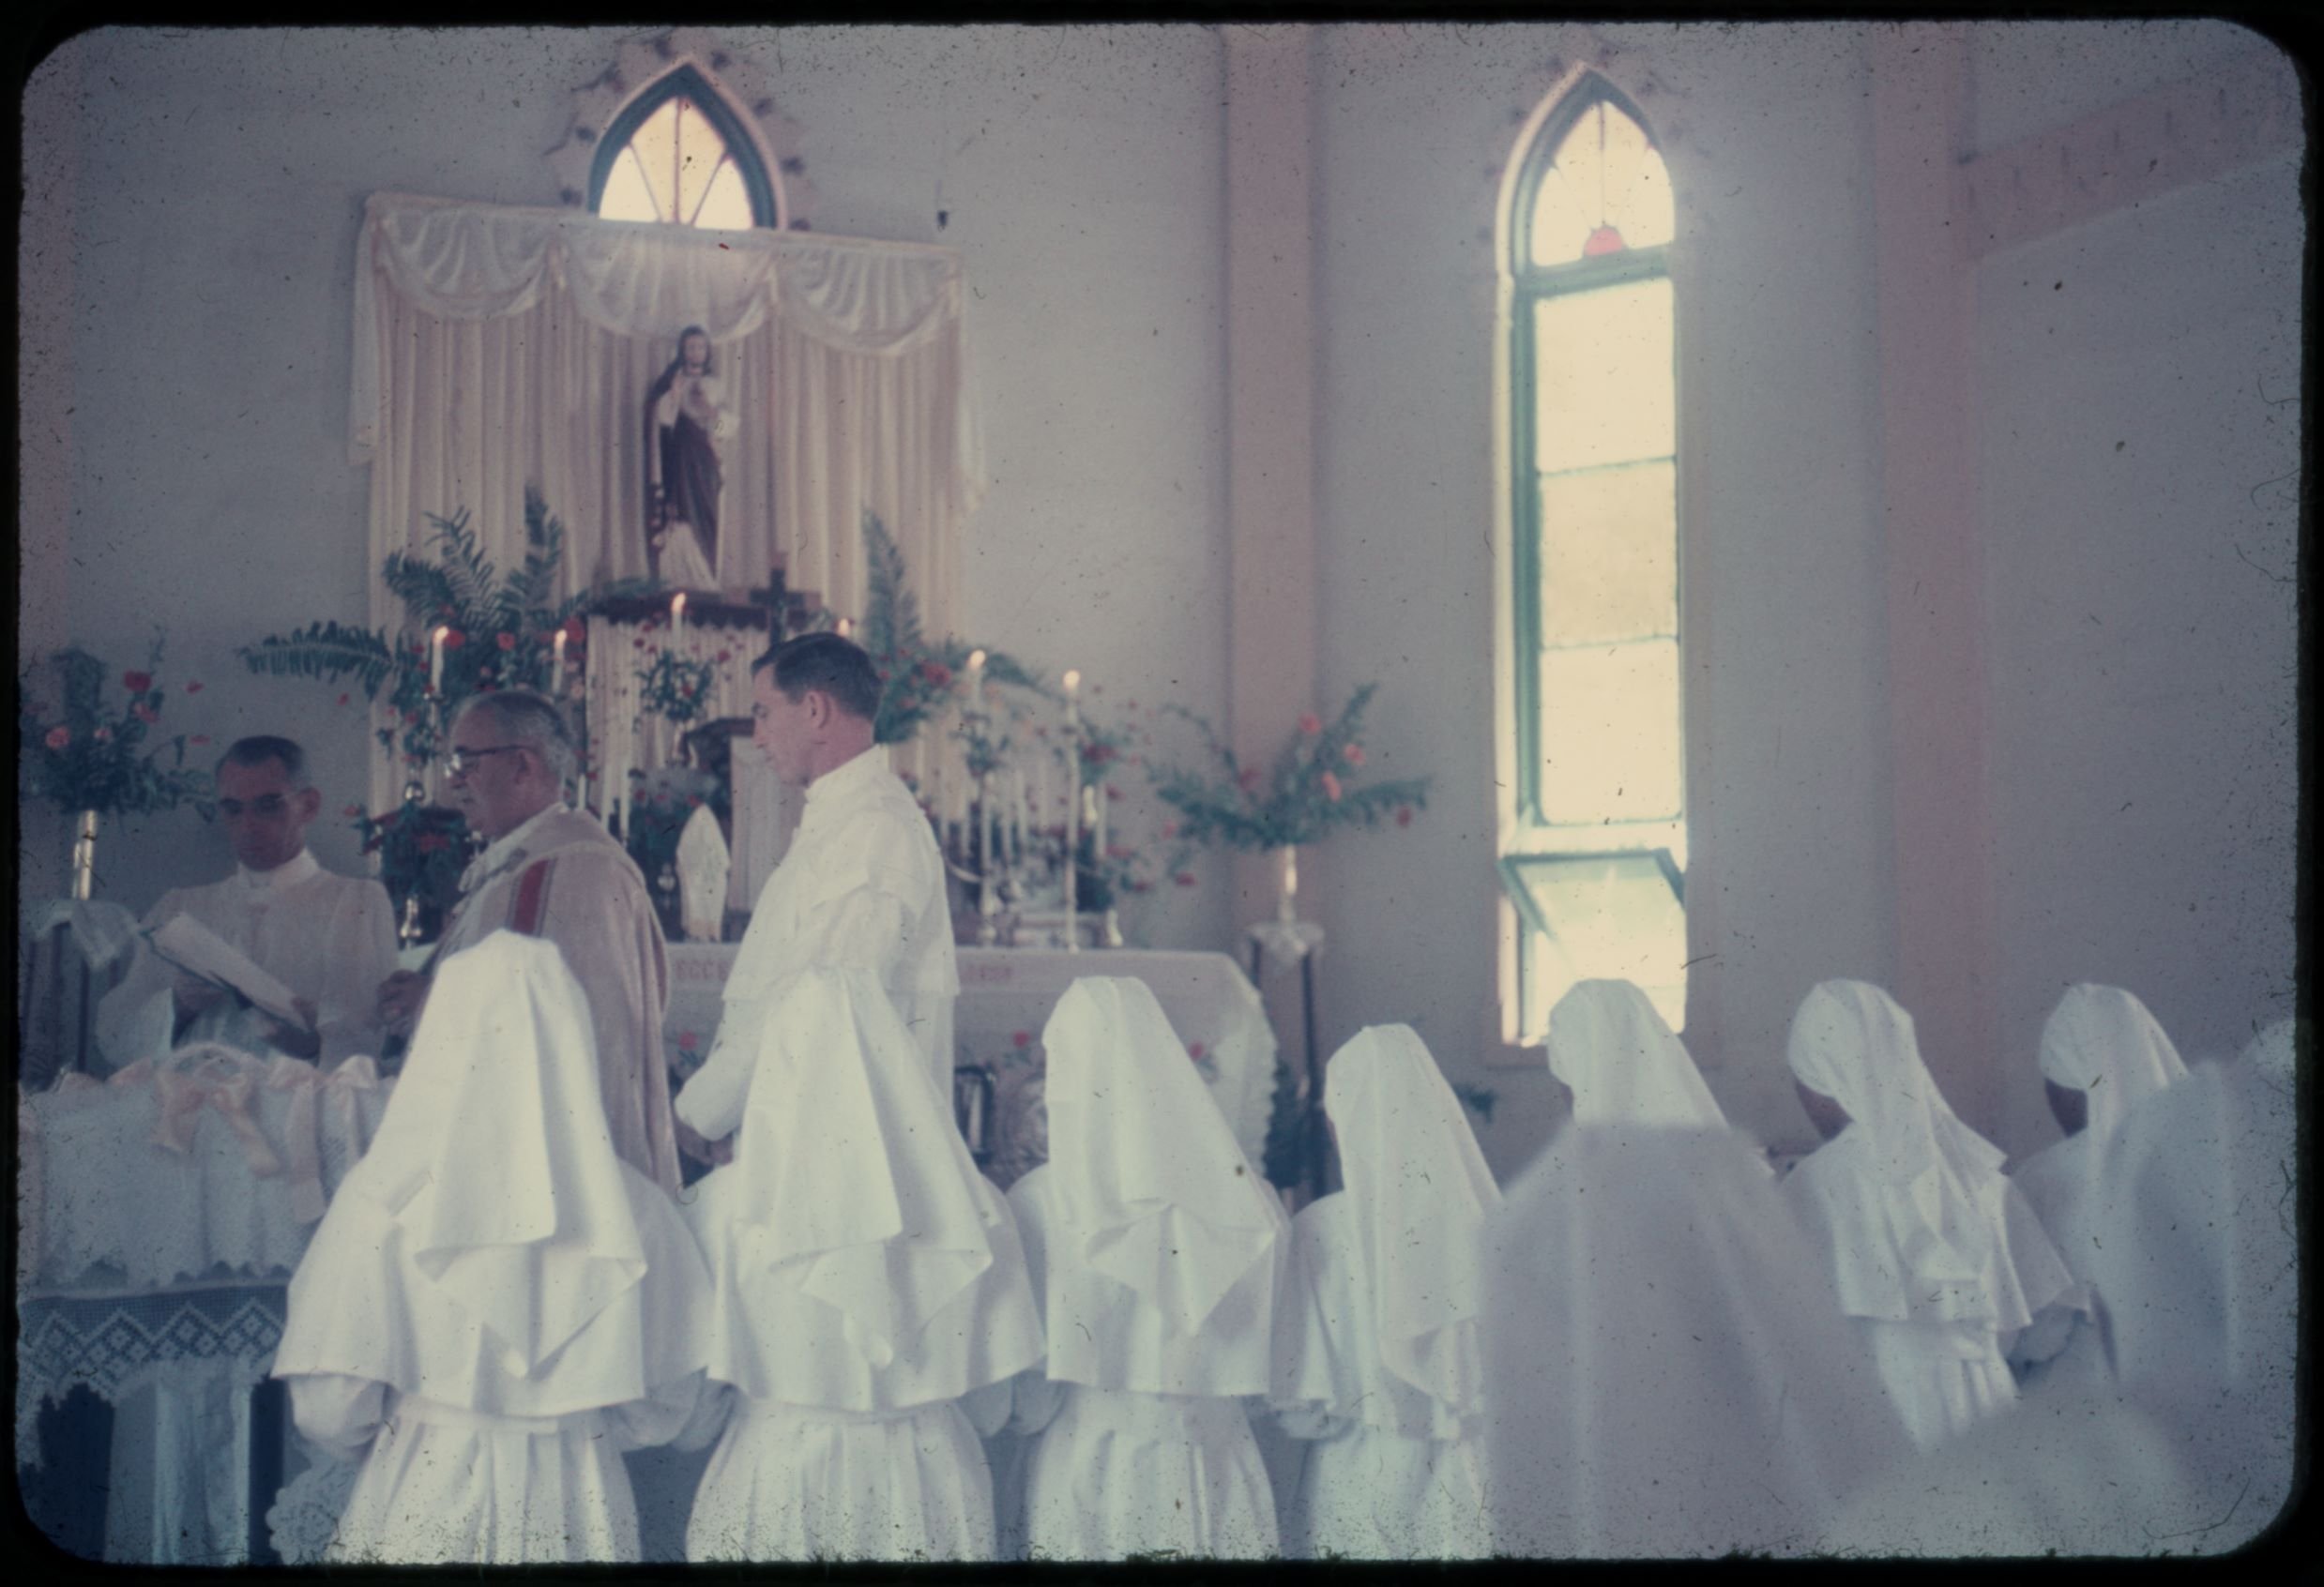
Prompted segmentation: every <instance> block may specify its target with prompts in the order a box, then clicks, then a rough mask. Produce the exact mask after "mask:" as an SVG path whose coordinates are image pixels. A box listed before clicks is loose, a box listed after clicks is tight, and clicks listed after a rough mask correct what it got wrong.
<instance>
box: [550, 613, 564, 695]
mask: <svg viewBox="0 0 2324 1587" xmlns="http://www.w3.org/2000/svg"><path fill="white" fill-rule="evenodd" d="M549 649H550V651H551V652H552V653H553V655H554V659H553V660H552V661H551V662H550V664H549V691H550V692H551V693H552V694H561V693H563V692H564V689H565V630H564V629H563V628H562V627H560V628H558V629H557V631H556V638H554V639H553V640H551V641H550V642H549Z"/></svg>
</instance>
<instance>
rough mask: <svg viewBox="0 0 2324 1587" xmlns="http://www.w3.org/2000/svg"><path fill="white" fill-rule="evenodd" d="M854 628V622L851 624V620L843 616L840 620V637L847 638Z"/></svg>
mask: <svg viewBox="0 0 2324 1587" xmlns="http://www.w3.org/2000/svg"><path fill="white" fill-rule="evenodd" d="M853 630H854V625H853V624H851V623H849V622H848V621H847V619H846V618H844V617H843V618H841V619H840V620H839V637H840V638H842V639H846V638H847V637H848V636H849V635H850V633H852V632H853Z"/></svg>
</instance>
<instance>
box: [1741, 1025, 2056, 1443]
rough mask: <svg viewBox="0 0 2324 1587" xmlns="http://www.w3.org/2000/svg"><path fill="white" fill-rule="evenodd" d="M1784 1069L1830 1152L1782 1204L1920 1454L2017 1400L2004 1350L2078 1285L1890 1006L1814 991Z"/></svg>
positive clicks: (1799, 1171) (1794, 1178)
mask: <svg viewBox="0 0 2324 1587" xmlns="http://www.w3.org/2000/svg"><path fill="white" fill-rule="evenodd" d="M1788 1056H1789V1059H1790V1063H1791V1072H1792V1076H1793V1078H1794V1080H1795V1081H1796V1082H1797V1084H1798V1088H1799V1091H1800V1102H1801V1105H1802V1106H1803V1107H1805V1108H1806V1109H1807V1111H1808V1116H1809V1118H1810V1119H1811V1120H1812V1121H1813V1122H1814V1123H1815V1126H1816V1128H1817V1130H1818V1131H1819V1132H1820V1133H1822V1134H1823V1136H1824V1137H1825V1142H1826V1143H1825V1144H1824V1145H1823V1146H1821V1147H1819V1148H1817V1149H1816V1150H1815V1152H1813V1153H1811V1154H1809V1156H1807V1157H1806V1158H1805V1159H1803V1160H1802V1161H1801V1162H1800V1165H1799V1167H1797V1168H1795V1169H1794V1170H1792V1172H1791V1176H1790V1177H1789V1178H1788V1179H1786V1180H1785V1182H1784V1189H1785V1194H1786V1199H1787V1200H1789V1201H1790V1202H1791V1204H1792V1205H1793V1207H1794V1208H1795V1209H1796V1210H1797V1211H1798V1213H1799V1215H1800V1220H1801V1222H1802V1223H1804V1224H1805V1225H1806V1226H1807V1228H1808V1229H1809V1230H1810V1231H1811V1232H1812V1233H1813V1234H1814V1235H1815V1238H1816V1240H1817V1242H1818V1243H1819V1244H1820V1246H1821V1247H1822V1249H1823V1251H1824V1254H1825V1258H1826V1260H1827V1261H1828V1262H1830V1269H1831V1273H1832V1277H1833V1279H1834V1282H1835V1283H1836V1285H1837V1287H1838V1289H1839V1292H1840V1304H1841V1307H1842V1308H1843V1309H1844V1310H1845V1311H1846V1314H1847V1315H1848V1316H1849V1317H1850V1318H1851V1319H1853V1320H1854V1321H1855V1323H1856V1325H1857V1328H1858V1330H1859V1332H1860V1333H1861V1335H1862V1337H1863V1338H1864V1339H1865V1341H1866V1342H1867V1343H1868V1344H1869V1345H1870V1346H1871V1349H1872V1352H1873V1355H1874V1357H1875V1359H1876V1361H1877V1362H1878V1363H1879V1367H1880V1375H1881V1378H1882V1380H1883V1381H1884V1382H1885V1383H1887V1384H1888V1385H1889V1392H1890V1394H1891V1396H1892V1397H1893V1398H1894V1399H1895V1402H1896V1408H1897V1412H1898V1413H1899V1414H1900V1415H1901V1416H1903V1418H1904V1421H1905V1426H1906V1429H1907V1430H1909V1431H1910V1432H1911V1434H1912V1437H1913V1441H1914V1443H1917V1444H1919V1445H1920V1446H1921V1447H1922V1448H1928V1447H1930V1446H1932V1445H1934V1444H1937V1443H1941V1442H1943V1441H1944V1440H1945V1439H1947V1438H1949V1437H1951V1436H1952V1435H1953V1434H1956V1433H1959V1432H1961V1431H1963V1430H1964V1429H1965V1428H1968V1427H1969V1426H1970V1425H1971V1424H1972V1423H1974V1422H1975V1421H1976V1420H1977V1419H1978V1418H1979V1417H1980V1416H1983V1415H1987V1414H1990V1413H1993V1412H1995V1411H1997V1410H2000V1409H2001V1408H2003V1407H2005V1406H2007V1405H2009V1404H2010V1403H2011V1402H2012V1401H2013V1400H2014V1399H2015V1398H2017V1388H2016V1383H2015V1381H2014V1379H2013V1377H2012V1376H2011V1373H2010V1368H2009V1363H2008V1361H2007V1359H2006V1358H2005V1357H2004V1355H2003V1353H2002V1352H2003V1348H2004V1346H2005V1345H2006V1344H2007V1342H2008V1341H2009V1340H2010V1338H2012V1337H2013V1335H2015V1334H2016V1333H2017V1332H2018V1330H2020V1329H2022V1328H2024V1327H2025V1326H2026V1325H2027V1324H2028V1322H2031V1321H2032V1320H2033V1316H2034V1313H2035V1312H2037V1311H2039V1310H2040V1309H2041V1308H2042V1307H2044V1306H2048V1305H2050V1304H2052V1303H2053V1302H2055V1301H2058V1300H2059V1299H2060V1298H2061V1297H2065V1296H2066V1295H2067V1294H2068V1292H2070V1291H2071V1290H2072V1289H2073V1275H2072V1274H2071V1273H2070V1272H2068V1271H2067V1268H2066V1265H2065V1263H2064V1262H2063V1261H2062V1260H2060V1258H2059V1257H2058V1251H2057V1249H2056V1247H2054V1246H2052V1244H2051V1243H2050V1240H2049V1237H2048V1236H2047V1235H2046V1234H2044V1233H2043V1231H2042V1226H2041V1222H2040V1220H2039V1219H2037V1218H2036V1217H2034V1215H2033V1210H2032V1208H2030V1207H2029V1206H2028V1205H2027V1204H2026V1199H2025V1197H2023V1196H2022V1195H2020V1194H2018V1192H2017V1188H2016V1186H2013V1185H2012V1184H2011V1183H2010V1182H2009V1180H2008V1179H2006V1178H2005V1177H2003V1175H2002V1173H2001V1162H2002V1158H2003V1154H2002V1152H2001V1149H2000V1148H1999V1147H1997V1146H1996V1145H1994V1144H1993V1143H1992V1142H1991V1141H1987V1140H1986V1139H1985V1138H1984V1137H1982V1136H1981V1135H1979V1134H1978V1133H1977V1132H1976V1131H1975V1130H1972V1129H1970V1128H1969V1126H1967V1125H1965V1124H1963V1123H1962V1122H1961V1121H1960V1119H1959V1118H1957V1117H1955V1116H1954V1114H1953V1111H1952V1108H1951V1107H1950V1106H1948V1105H1947V1104H1946V1101H1945V1098H1944V1096H1943V1095H1942V1094H1941V1093H1940V1092H1939V1091H1938V1090H1937V1081H1936V1078H1935V1077H1934V1076H1932V1075H1931V1074H1930V1073H1929V1072H1928V1067H1927V1066H1926V1065H1925V1064H1923V1063H1922V1062H1921V1050H1920V1047H1919V1044H1918V1043H1917V1041H1916V1040H1915V1038H1914V1035H1913V1029H1912V1017H1911V1016H1910V1015H1908V1014H1906V1012H1905V1011H1904V1010H1903V1009H1902V1008H1900V1007H1898V1006H1897V1005H1896V1002H1895V1000H1894V999H1892V998H1891V997H1890V996H1889V995H1888V993H1886V992H1884V991H1882V990H1880V989H1879V988H1878V987H1876V986H1872V985H1870V984H1869V983H1867V982H1863V981H1847V980H1834V981H1825V982H1823V983H1821V984H1819V985H1818V986H1816V987H1815V989H1814V990H1811V991H1810V992H1809V993H1808V995H1807V997H1806V998H1805V999H1804V1000H1803V1001H1802V1002H1801V1003H1800V1009H1799V1012H1798V1013H1797V1014H1796V1015H1795V1016H1794V1017H1793V1020H1792V1026H1791V1040H1790V1046H1789V1051H1788Z"/></svg>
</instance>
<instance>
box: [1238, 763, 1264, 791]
mask: <svg viewBox="0 0 2324 1587" xmlns="http://www.w3.org/2000/svg"><path fill="white" fill-rule="evenodd" d="M1235 780H1236V781H1237V782H1238V783H1239V784H1240V785H1241V787H1242V791H1243V792H1244V793H1246V794H1256V793H1257V792H1258V791H1259V768H1258V767H1256V766H1248V767H1245V768H1244V770H1243V774H1242V776H1240V777H1238V778H1236V779H1235Z"/></svg>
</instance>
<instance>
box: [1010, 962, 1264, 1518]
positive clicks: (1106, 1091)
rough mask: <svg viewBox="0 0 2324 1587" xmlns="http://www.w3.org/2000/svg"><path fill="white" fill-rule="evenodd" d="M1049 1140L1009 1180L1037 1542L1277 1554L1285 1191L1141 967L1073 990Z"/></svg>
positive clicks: (1017, 1409)
mask: <svg viewBox="0 0 2324 1587" xmlns="http://www.w3.org/2000/svg"><path fill="white" fill-rule="evenodd" d="M1041 1042H1042V1046H1043V1048H1044V1049H1045V1050H1047V1052H1048V1056H1049V1064H1048V1086H1047V1090H1048V1100H1049V1160H1048V1161H1047V1162H1046V1163H1044V1164H1042V1165H1041V1166H1040V1167H1039V1168H1037V1169H1035V1170H1033V1171H1032V1172H1030V1173H1028V1174H1026V1175H1025V1177H1024V1178H1022V1179H1020V1180H1018V1181H1017V1182H1016V1184H1015V1185H1013V1186H1010V1191H1009V1202H1010V1206H1011V1207H1013V1208H1015V1210H1016V1214H1017V1227H1018V1229H1019V1231H1020V1232H1022V1233H1023V1235H1024V1237H1025V1261H1026V1263H1027V1265H1028V1266H1029V1267H1030V1269H1031V1272H1032V1277H1033V1286H1034V1292H1035V1293H1036V1294H1037V1295H1039V1296H1040V1298H1041V1304H1042V1310H1043V1317H1042V1322H1043V1332H1044V1334H1045V1335H1046V1336H1047V1338H1048V1344H1049V1356H1048V1362H1047V1365H1046V1369H1045V1370H1042V1371H1034V1372H1029V1373H1026V1374H1025V1375H1023V1376H1021V1377H1019V1378H1018V1379H1017V1381H1016V1394H1015V1402H1014V1405H1013V1408H1012V1410H1011V1413H1010V1430H1011V1431H1013V1432H1016V1433H1018V1434H1021V1435H1030V1434H1034V1433H1038V1434H1040V1438H1039V1440H1038V1442H1037V1443H1034V1444H1033V1445H1032V1448H1031V1451H1030V1453H1029V1454H1028V1456H1027V1457H1026V1460H1025V1532H1026V1535H1027V1539H1028V1543H1029V1546H1030V1548H1031V1550H1032V1552H1033V1554H1034V1555H1035V1557H1037V1558H1042V1557H1045V1558H1050V1559H1075V1560H1092V1559H1120V1558H1123V1557H1125V1556H1127V1555H1130V1554H1134V1553H1149V1552H1158V1551H1169V1552H1174V1553H1176V1554H1177V1555H1178V1556H1180V1557H1205V1556H1209V1557H1219V1558H1231V1559H1263V1558H1267V1557H1269V1556H1271V1555H1273V1554H1274V1553H1275V1552H1276V1551H1277V1533H1276V1523H1275V1501H1274V1496H1273V1494H1272V1493H1271V1492H1270V1490H1269V1489H1268V1476H1267V1470H1266V1467H1265V1466H1264V1465H1263V1464H1262V1463H1261V1460H1260V1457H1259V1448H1258V1443H1257V1441H1256V1440H1255V1439H1253V1436H1252V1432H1251V1422H1250V1418H1249V1415H1248V1413H1247V1412H1246V1410H1245V1406H1244V1400H1245V1399H1246V1398H1253V1397H1259V1396H1264V1395H1265V1394H1266V1393H1267V1392H1268V1353H1269V1344H1270V1340H1271V1336H1272V1331H1273V1327H1274V1308H1275V1298H1276V1293H1277V1291H1278V1289H1279V1287H1280V1279H1281V1274H1282V1271H1283V1267H1284V1261H1285V1258H1286V1255H1287V1248H1288V1247H1289V1245H1290V1238H1289V1235H1290V1229H1289V1225H1288V1221H1287V1220H1286V1219H1285V1218H1284V1212H1283V1204H1282V1203H1281V1202H1279V1201H1277V1200H1276V1197H1275V1192H1274V1190H1273V1189H1272V1188H1271V1187H1270V1186H1268V1184H1267V1182H1266V1181H1265V1180H1264V1179H1262V1178H1261V1177H1260V1175H1259V1171H1258V1170H1257V1169H1256V1168H1254V1167H1253V1166H1252V1165H1251V1163H1250V1162H1249V1161H1248V1160H1247V1159H1246V1158H1245V1157H1244V1156H1243V1153H1242V1148H1241V1147H1240V1146H1238V1145H1237V1144H1236V1142H1235V1136H1234V1132H1233V1131H1232V1130H1231V1129H1229V1128H1228V1127H1227V1123H1226V1120H1225V1118H1224V1117H1223V1115H1222V1114H1221V1113H1220V1112H1219V1110H1218V1106H1217V1104H1215V1103H1214V1102H1212V1101H1211V1099H1210V1093H1209V1091H1208V1088H1207V1087H1206V1086H1205V1085H1204V1084H1203V1081H1202V1077H1201V1075H1200V1074H1199V1073H1197V1072H1196V1070H1195V1068H1194V1066H1193V1065H1192V1063H1191V1062H1190V1061H1189V1060H1188V1058H1187V1056H1186V1044H1185V1043H1184V1042H1182V1041H1180V1040H1179V1039H1178V1037H1177V1034H1176V1033H1175V1032H1173V1031H1172V1030H1171V1028H1170V1021H1169V1020H1167V1019H1166V1018H1164V1017H1163V1014H1162V1006H1161V1005H1159V1004H1158V1003H1156V1002H1155V1001H1154V994H1153V992H1152V991H1151V990H1148V989H1147V986H1146V985H1145V983H1144V982H1141V981H1134V980H1128V979H1120V978H1114V977H1103V976H1090V977H1086V978H1084V979H1082V980H1078V981H1076V982H1074V983H1073V985H1072V986H1071V988H1070V989H1068V990H1067V991H1066V994H1065V995H1064V996H1063V997H1062V998H1060V999H1058V1000H1057V1006H1056V1012H1055V1013H1054V1014H1052V1015H1051V1017H1050V1020H1049V1023H1048V1025H1047V1027H1046V1028H1045V1029H1044V1030H1043V1032H1042V1034H1041Z"/></svg>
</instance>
